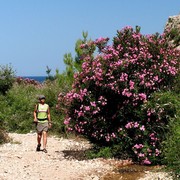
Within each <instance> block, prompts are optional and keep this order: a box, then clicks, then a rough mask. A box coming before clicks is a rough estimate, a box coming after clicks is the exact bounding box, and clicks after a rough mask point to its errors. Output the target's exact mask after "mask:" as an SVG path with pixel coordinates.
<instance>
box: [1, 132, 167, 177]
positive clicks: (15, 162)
mask: <svg viewBox="0 0 180 180" xmlns="http://www.w3.org/2000/svg"><path fill="white" fill-rule="evenodd" d="M9 136H10V137H11V138H12V142H11V143H7V144H4V145H2V146H0V180H25V179H26V180H27V179H28V180H100V179H102V180H103V179H104V178H103V176H104V175H105V174H107V173H112V171H113V169H114V168H115V166H117V165H120V164H121V165H123V163H124V164H127V163H128V162H126V161H118V162H117V161H114V160H103V159H95V160H77V159H71V158H65V157H64V153H63V152H68V151H70V150H73V151H77V150H79V151H81V150H85V149H87V148H89V147H90V144H89V143H88V142H86V141H82V140H81V141H78V140H73V139H64V138H56V137H49V138H48V147H47V149H48V153H44V152H42V151H41V152H36V151H35V148H36V134H35V133H29V134H15V133H13V134H9ZM153 176H154V174H153ZM151 180H152V179H151ZM163 180H164V179H163Z"/></svg>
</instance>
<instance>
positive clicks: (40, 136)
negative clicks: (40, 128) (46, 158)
mask: <svg viewBox="0 0 180 180" xmlns="http://www.w3.org/2000/svg"><path fill="white" fill-rule="evenodd" d="M41 138H42V133H37V143H38V145H37V148H36V151H40V148H41Z"/></svg>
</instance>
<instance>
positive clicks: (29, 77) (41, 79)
mask: <svg viewBox="0 0 180 180" xmlns="http://www.w3.org/2000/svg"><path fill="white" fill-rule="evenodd" d="M22 78H24V79H26V78H27V79H33V80H35V81H38V82H40V83H43V82H44V81H45V80H46V78H47V76H22Z"/></svg>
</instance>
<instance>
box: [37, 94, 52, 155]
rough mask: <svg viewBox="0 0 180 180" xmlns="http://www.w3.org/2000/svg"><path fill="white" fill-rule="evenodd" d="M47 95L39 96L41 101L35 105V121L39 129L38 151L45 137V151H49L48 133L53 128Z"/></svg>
mask: <svg viewBox="0 0 180 180" xmlns="http://www.w3.org/2000/svg"><path fill="white" fill-rule="evenodd" d="M45 99H46V98H45V96H44V95H40V96H39V103H38V104H36V105H35V109H34V122H35V123H36V125H37V126H36V129H37V143H38V144H37V148H36V151H40V150H41V139H43V152H45V153H47V149H46V145H47V133H48V129H49V128H51V126H52V123H51V116H50V108H49V105H48V104H46V103H45Z"/></svg>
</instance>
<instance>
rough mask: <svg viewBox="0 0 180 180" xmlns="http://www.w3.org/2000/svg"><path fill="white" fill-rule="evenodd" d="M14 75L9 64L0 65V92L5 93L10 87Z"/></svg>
mask: <svg viewBox="0 0 180 180" xmlns="http://www.w3.org/2000/svg"><path fill="white" fill-rule="evenodd" d="M14 76H15V72H14V71H13V68H12V67H11V66H10V65H6V66H0V94H3V95H4V94H6V92H7V91H8V90H9V89H10V88H11V87H12V85H13V82H14Z"/></svg>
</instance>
